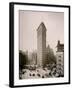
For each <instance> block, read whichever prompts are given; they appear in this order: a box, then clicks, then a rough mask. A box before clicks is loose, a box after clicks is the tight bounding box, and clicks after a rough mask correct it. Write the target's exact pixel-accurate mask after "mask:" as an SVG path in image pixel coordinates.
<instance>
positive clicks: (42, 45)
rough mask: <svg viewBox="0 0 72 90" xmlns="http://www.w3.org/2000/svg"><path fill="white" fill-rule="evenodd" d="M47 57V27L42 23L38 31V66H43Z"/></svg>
mask: <svg viewBox="0 0 72 90" xmlns="http://www.w3.org/2000/svg"><path fill="white" fill-rule="evenodd" d="M45 56H46V27H45V25H44V23H43V22H42V23H41V24H40V26H39V27H38V29H37V65H38V66H43V64H44V60H45Z"/></svg>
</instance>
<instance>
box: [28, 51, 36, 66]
mask: <svg viewBox="0 0 72 90" xmlns="http://www.w3.org/2000/svg"><path fill="white" fill-rule="evenodd" d="M36 63H37V52H36V51H33V52H29V54H28V65H36Z"/></svg>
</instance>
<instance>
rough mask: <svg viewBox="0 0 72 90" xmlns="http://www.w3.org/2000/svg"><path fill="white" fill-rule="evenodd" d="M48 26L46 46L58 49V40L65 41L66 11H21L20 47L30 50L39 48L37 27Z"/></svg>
mask: <svg viewBox="0 0 72 90" xmlns="http://www.w3.org/2000/svg"><path fill="white" fill-rule="evenodd" d="M41 22H44V24H45V26H46V29H47V31H46V46H47V45H48V44H49V45H50V47H51V48H53V50H54V52H55V51H56V45H57V41H58V40H60V41H61V43H64V13H63V12H62V13H61V12H37V11H19V28H20V30H19V49H20V50H23V51H26V50H28V51H29V52H31V51H33V50H36V49H37V28H38V26H39V25H40V23H41Z"/></svg>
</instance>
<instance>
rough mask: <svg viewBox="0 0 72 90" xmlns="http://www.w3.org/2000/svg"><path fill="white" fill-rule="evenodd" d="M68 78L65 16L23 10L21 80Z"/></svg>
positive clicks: (59, 13)
mask: <svg viewBox="0 0 72 90" xmlns="http://www.w3.org/2000/svg"><path fill="white" fill-rule="evenodd" d="M56 77H58V78H60V77H64V13H63V12H40V11H24V10H20V11H19V79H36V78H56Z"/></svg>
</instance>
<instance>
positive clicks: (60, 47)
mask: <svg viewBox="0 0 72 90" xmlns="http://www.w3.org/2000/svg"><path fill="white" fill-rule="evenodd" d="M56 57H57V70H58V72H60V73H61V75H64V44H61V43H60V41H58V44H57V52H56Z"/></svg>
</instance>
